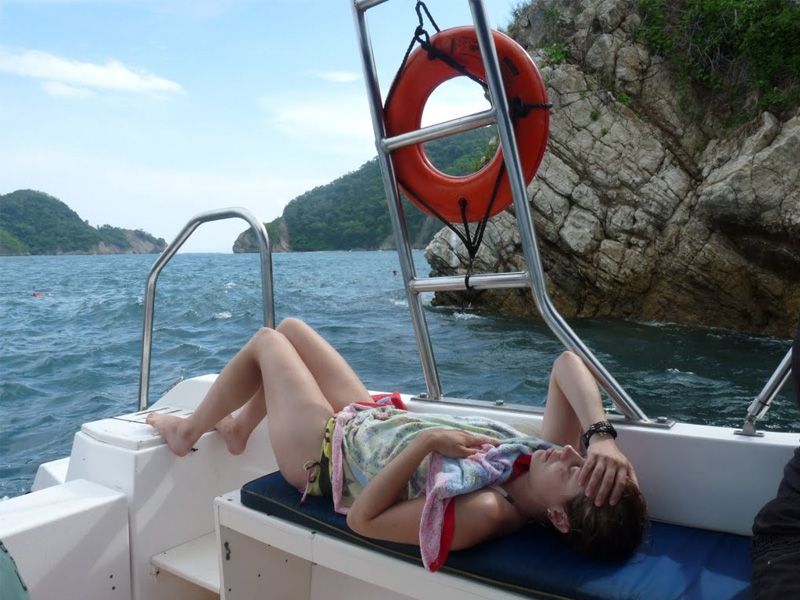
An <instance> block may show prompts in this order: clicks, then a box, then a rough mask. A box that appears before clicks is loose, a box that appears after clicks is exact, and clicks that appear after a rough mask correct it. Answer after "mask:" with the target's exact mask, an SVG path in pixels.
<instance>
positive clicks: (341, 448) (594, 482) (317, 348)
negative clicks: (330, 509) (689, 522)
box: [147, 319, 646, 570]
mask: <svg viewBox="0 0 800 600" xmlns="http://www.w3.org/2000/svg"><path fill="white" fill-rule="evenodd" d="M387 400H389V401H387ZM239 408H241V409H242V410H241V411H239V412H238V413H237V414H236V415H235V416H233V415H231V413H232V412H233V411H236V410H237V409H239ZM266 415H269V419H268V428H269V436H270V442H271V444H272V449H273V451H274V454H275V457H276V460H277V462H278V468H279V469H280V472H281V474H282V475H283V477H284V478H285V479H286V480H287V481H288V482H289V483H290V484H292V485H294V486H295V487H297V488H298V490H301V491H302V490H304V493H306V494H307V493H311V494H317V495H330V496H332V498H333V502H334V508H335V509H336V510H337V511H338V512H340V513H345V514H347V523H348V525H349V526H350V527H351V528H352V529H353V530H354V531H355V532H357V533H359V534H361V535H364V536H367V537H371V538H376V539H380V540H386V541H392V542H399V543H405V544H419V545H420V546H421V553H422V557H423V561H424V563H425V565H426V566H427V567H428V568H430V569H432V570H435V569H436V568H438V567H439V566H440V565H441V564H442V563H443V562H444V560H445V559H446V556H447V552H448V551H449V550H450V549H454V550H457V549H462V548H467V547H470V546H474V545H475V544H479V543H480V542H482V541H484V540H487V539H490V538H493V537H496V536H499V535H503V534H506V533H510V532H512V531H515V530H516V529H519V528H521V527H522V526H524V525H526V524H527V523H529V522H531V521H538V522H541V523H545V524H548V523H549V524H551V525H552V526H553V527H554V528H555V529H556V530H558V531H560V532H561V533H563V534H564V535H565V536H567V538H568V540H569V541H570V543H571V544H572V545H573V547H575V548H576V549H578V550H579V551H581V552H583V553H585V554H588V555H590V556H593V557H596V558H604V559H612V560H616V559H622V558H626V557H627V556H629V555H630V554H632V553H633V551H634V550H635V549H636V547H637V546H638V545H639V543H640V542H641V539H642V535H643V531H644V527H645V524H646V504H645V501H644V498H643V496H642V494H641V492H640V491H639V489H638V486H637V483H636V476H635V474H634V471H633V468H632V466H631V464H630V462H629V461H628V459H627V458H626V457H625V456H624V455H623V454H622V452H620V450H619V448H618V447H617V445H616V442H615V441H614V437H615V436H616V434H615V432H614V430H613V427H611V425H610V424H609V423H608V422H607V421H606V415H605V411H604V409H603V405H602V400H601V397H600V393H599V390H598V388H597V385H596V383H595V381H594V379H593V377H592V375H591V373H590V372H589V370H588V369H587V368H586V366H585V365H584V364H583V362H582V361H581V360H580V359H579V358H578V357H577V356H576V355H575V354H573V353H571V352H565V353H563V354H562V355H561V356H560V357H559V358H558V359H557V360H556V361H555V363H554V365H553V370H552V373H551V376H550V387H549V390H548V395H547V405H546V407H545V412H544V420H543V425H542V432H541V435H542V439H540V438H535V437H530V436H523V435H522V434H520V433H519V432H517V431H515V430H514V429H512V428H510V427H509V426H507V425H505V424H504V423H502V422H499V421H494V420H492V419H488V418H484V417H456V416H452V415H450V416H448V415H430V414H425V413H417V412H408V411H405V410H403V409H402V403H401V402H400V400H399V398H398V397H397V396H395V397H394V398H393V399H392V398H384V399H382V400H381V401H378V402H376V401H375V399H373V398H372V397H371V396H370V394H369V393H368V392H367V389H366V388H365V387H364V385H363V384H362V383H361V381H360V380H359V379H358V377H357V376H356V374H355V373H354V372H353V370H352V369H351V368H350V366H349V365H348V364H347V362H346V361H345V360H344V358H343V357H342V356H341V355H340V354H339V353H338V352H337V351H336V350H335V349H334V348H333V347H332V346H331V345H330V344H328V342H326V341H325V340H324V339H323V338H322V337H321V336H320V335H319V334H318V333H316V332H315V331H314V330H313V329H312V328H311V327H309V326H308V325H307V324H305V323H304V322H302V321H300V320H298V319H286V320H285V321H283V322H282V323H281V324H280V326H278V327H277V329H269V328H264V329H261V330H260V331H259V332H258V333H256V334H255V336H253V338H252V339H250V341H248V342H247V343H246V344H245V346H244V347H243V348H242V349H241V350H240V351H239V352H238V354H236V356H235V357H234V358H233V359H232V360H231V361H230V362H229V363H228V365H227V366H226V367H225V368H224V369H223V370H222V372H221V373H220V375H219V377H217V380H216V381H215V382H214V384H213V385H212V386H211V388H210V389H209V391H208V394H207V395H206V397H205V398H204V400H203V401H202V403H201V404H200V405H199V406H198V407H197V409H196V410H195V411H194V413H193V414H192V415H191V416H189V417H188V418H180V417H174V416H170V415H162V414H158V413H152V414H150V415H148V418H147V422H148V423H149V424H150V425H152V426H153V427H155V428H156V429H157V430H158V431H159V433H160V434H161V435H162V436H163V437H164V439H165V441H166V443H167V444H168V445H169V447H170V449H171V450H172V451H173V452H174V453H175V454H177V455H178V456H183V455H185V454H186V453H188V452H189V450H190V449H191V448H192V446H193V445H194V444H195V442H197V440H198V439H199V438H200V436H201V435H202V434H203V433H204V432H206V431H208V430H210V429H211V428H212V427H216V429H217V430H218V431H219V432H220V434H221V435H222V437H223V438H224V440H225V442H226V444H227V447H228V450H229V451H230V452H232V453H234V454H239V453H241V452H242V451H243V450H244V448H245V446H246V444H247V440H248V438H249V436H250V434H251V433H252V431H253V429H254V428H255V427H256V425H258V423H259V422H260V421H261V420H262V419H263V418H264V416H266ZM545 440H546V441H545ZM582 446H583V447H585V449H586V450H585V454H583V453H581V452H579V451H578V450H577V448H581V447H582Z"/></svg>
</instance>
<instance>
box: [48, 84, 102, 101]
mask: <svg viewBox="0 0 800 600" xmlns="http://www.w3.org/2000/svg"><path fill="white" fill-rule="evenodd" d="M42 88H44V91H45V92H47V93H48V94H50V95H51V96H56V97H60V98H89V97H91V96H94V95H95V94H94V92H92V91H91V90H87V89H86V88H81V87H75V86H72V85H69V84H67V83H61V82H60V81H44V82H42Z"/></svg>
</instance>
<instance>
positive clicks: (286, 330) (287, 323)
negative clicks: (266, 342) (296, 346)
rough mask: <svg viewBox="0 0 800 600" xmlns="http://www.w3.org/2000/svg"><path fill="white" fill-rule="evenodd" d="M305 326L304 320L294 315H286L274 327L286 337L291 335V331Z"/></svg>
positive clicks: (293, 331) (295, 331) (299, 329)
mask: <svg viewBox="0 0 800 600" xmlns="http://www.w3.org/2000/svg"><path fill="white" fill-rule="evenodd" d="M306 328H308V325H306V323H305V321H302V320H300V319H298V318H296V317H286V318H285V319H284V320H283V321H281V323H280V325H278V327H277V328H276V329H277V331H279V332H280V333H282V334H283V335H285V336H286V337H291V336H292V334H293V333H297V332H299V331H301V330H303V329H306Z"/></svg>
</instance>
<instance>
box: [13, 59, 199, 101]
mask: <svg viewBox="0 0 800 600" xmlns="http://www.w3.org/2000/svg"><path fill="white" fill-rule="evenodd" d="M0 73H8V74H11V75H17V76H20V77H30V78H33V79H38V80H40V81H43V82H45V84H47V85H46V87H45V89H46V90H47V91H48V92H49V93H55V94H59V93H60V94H59V95H62V96H63V95H65V91H66V89H67V88H71V94H72V96H73V97H74V96H75V95H76V93H78V90H83V91H84V92H91V91H92V90H94V91H116V92H128V93H133V94H176V93H179V92H182V91H183V88H182V87H181V86H180V84H178V83H175V82H174V81H170V80H169V79H164V78H163V77H158V76H157V75H153V74H152V73H148V72H147V71H143V70H138V71H136V70H132V69H130V68H128V67H126V66H125V65H124V64H122V63H121V62H119V61H116V60H109V61H108V62H106V63H105V64H95V63H90V62H82V61H78V60H72V59H69V58H62V57H60V56H55V55H53V54H49V53H47V52H41V51H38V50H25V51H22V52H11V51H8V50H4V49H2V48H0ZM54 90H55V91H54Z"/></svg>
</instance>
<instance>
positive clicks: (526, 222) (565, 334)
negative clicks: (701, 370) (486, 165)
mask: <svg viewBox="0 0 800 600" xmlns="http://www.w3.org/2000/svg"><path fill="white" fill-rule="evenodd" d="M469 4H470V10H471V11H472V19H473V21H474V23H475V31H476V33H477V36H478V45H479V46H480V49H481V56H482V58H483V64H484V66H485V68H486V81H487V83H488V85H489V93H490V95H491V98H492V104H493V105H494V107H495V110H496V111H497V130H498V134H499V136H500V145H501V147H502V149H503V157H504V159H505V164H506V172H507V173H508V180H509V184H510V186H511V195H512V198H513V201H514V209H515V211H516V214H517V225H518V226H519V229H520V235H521V239H522V250H523V255H524V257H525V263H526V264H527V266H528V271H529V273H530V280H531V292H532V293H533V298H534V301H535V302H536V307H537V308H538V309H539V313H540V314H541V315H542V318H543V319H544V321H545V323H546V324H547V326H548V327H549V328H550V330H551V331H552V332H553V333H554V334H555V335H556V337H558V339H559V340H560V341H561V343H563V344H564V345H565V346H566V347H567V348H569V349H570V350H572V351H573V352H575V353H576V354H578V355H579V356H580V357H581V358H582V359H583V361H584V362H585V363H586V365H587V366H588V367H589V369H590V370H591V371H592V373H593V374H594V376H595V377H596V378H597V380H598V382H599V383H600V385H601V386H602V387H603V389H604V390H605V391H606V393H608V395H609V396H610V397H611V399H612V400H613V401H614V404H616V406H617V408H619V410H620V411H621V412H622V413H623V414H624V415H625V416H626V417H627V418H629V419H631V420H634V421H645V422H646V421H649V419H648V418H647V415H646V414H645V413H644V411H642V409H641V408H639V406H638V405H637V404H636V403H635V402H634V401H633V399H632V398H631V397H630V396H628V394H627V393H626V392H625V390H624V389H623V388H622V386H621V385H620V384H619V383H618V382H617V380H616V379H614V377H612V375H611V374H610V373H609V372H608V371H607V370H606V368H605V367H604V366H603V365H602V364H601V363H600V361H599V360H598V359H597V358H596V357H595V356H594V355H593V354H592V353H591V352H590V351H589V349H588V348H587V347H586V345H585V344H584V343H583V342H582V341H581V339H580V338H579V337H578V336H577V334H576V333H575V332H574V331H572V329H571V328H570V327H569V325H567V323H566V322H565V321H564V319H563V318H562V317H561V315H560V314H559V313H558V311H557V310H556V308H555V306H553V303H552V302H551V300H550V297H549V296H548V294H547V285H546V283H545V277H544V269H543V268H542V261H541V258H540V256H539V247H538V245H537V243H536V232H535V230H534V227H533V217H532V215H531V209H530V204H529V203H528V195H527V190H526V185H525V178H524V176H523V174H522V167H521V166H520V159H519V152H518V150H517V142H516V139H515V136H514V127H513V125H512V121H511V115H510V113H509V110H508V100H507V99H506V93H505V89H504V87H503V78H502V75H501V72H500V65H499V63H498V61H497V52H496V50H495V47H494V39H493V38H492V32H491V29H490V28H489V23H488V19H487V18H486V11H485V9H484V6H483V2H482V1H481V0H469Z"/></svg>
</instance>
